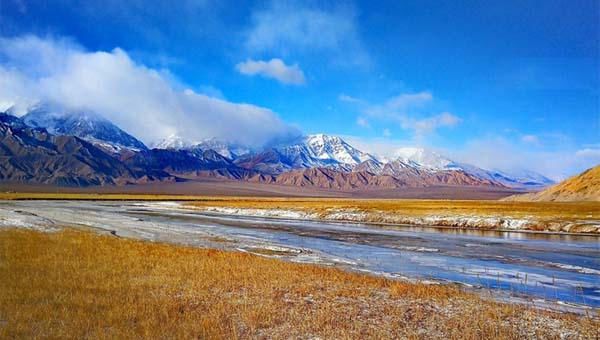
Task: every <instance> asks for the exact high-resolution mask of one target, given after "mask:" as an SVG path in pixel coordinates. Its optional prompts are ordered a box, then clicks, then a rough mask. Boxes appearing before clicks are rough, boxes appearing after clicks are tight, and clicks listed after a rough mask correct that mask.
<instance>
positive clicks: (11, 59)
mask: <svg viewBox="0 0 600 340" xmlns="http://www.w3.org/2000/svg"><path fill="white" fill-rule="evenodd" d="M0 56H3V60H4V62H3V63H2V64H0V104H1V103H5V104H6V103H16V104H21V105H27V104H30V103H32V102H35V101H38V100H51V101H56V102H59V103H61V104H63V105H67V106H71V107H78V108H88V109H91V110H94V111H96V112H98V113H100V114H102V115H103V116H105V117H106V118H108V119H109V120H111V121H113V122H115V123H116V124H117V125H119V126H120V127H121V128H123V129H124V130H126V131H128V132H129V133H131V134H133V135H135V136H136V137H139V138H141V139H142V140H143V141H145V142H151V141H154V140H156V139H159V138H165V137H167V136H169V135H171V134H175V133H176V134H178V135H180V136H181V137H183V138H186V139H189V140H201V139H204V138H207V137H217V138H226V139H230V140H235V141H238V142H241V143H247V144H251V145H260V144H263V143H266V142H268V141H269V140H271V139H273V138H283V136H285V135H288V134H295V133H296V130H295V129H294V128H291V127H290V126H289V125H287V124H286V123H284V122H283V121H282V120H281V119H280V118H279V117H278V116H277V114H275V113H274V112H272V111H271V110H269V109H266V108H262V107H258V106H254V105H251V104H245V103H232V102H228V101H226V100H222V99H218V98H214V97H211V96H208V95H205V94H200V93H196V92H194V91H191V90H183V89H184V88H185V86H184V85H183V84H180V83H178V82H177V81H176V80H175V78H174V77H173V76H172V75H171V74H170V73H169V72H168V71H167V70H155V69H151V68H148V67H146V66H144V65H141V64H138V63H136V62H135V61H133V60H132V59H131V58H130V57H129V56H128V54H127V53H126V52H125V51H123V50H121V49H118V48H116V49H114V50H112V51H110V52H103V51H98V52H87V51H84V50H83V49H82V48H81V47H79V46H77V45H75V44H72V43H70V42H68V41H65V40H60V39H52V38H43V39H42V38H38V37H34V36H26V37H18V38H9V39H7V38H0Z"/></svg>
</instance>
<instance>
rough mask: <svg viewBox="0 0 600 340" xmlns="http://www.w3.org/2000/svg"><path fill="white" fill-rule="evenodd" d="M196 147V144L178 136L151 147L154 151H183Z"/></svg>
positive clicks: (172, 136) (175, 135) (174, 135)
mask: <svg viewBox="0 0 600 340" xmlns="http://www.w3.org/2000/svg"><path fill="white" fill-rule="evenodd" d="M194 145H196V143H194V142H191V141H189V140H187V139H184V138H182V137H180V136H179V135H177V134H172V135H170V136H169V137H167V138H165V139H161V140H159V141H157V142H155V143H152V145H151V146H152V148H153V149H166V150H182V149H188V148H191V147H192V146H194Z"/></svg>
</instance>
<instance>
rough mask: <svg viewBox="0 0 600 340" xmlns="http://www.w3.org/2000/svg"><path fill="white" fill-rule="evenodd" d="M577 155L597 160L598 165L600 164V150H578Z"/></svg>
mask: <svg viewBox="0 0 600 340" xmlns="http://www.w3.org/2000/svg"><path fill="white" fill-rule="evenodd" d="M575 155H576V156H577V157H581V158H588V159H591V160H595V161H596V163H598V164H600V149H592V148H585V149H581V150H577V152H576V153H575Z"/></svg>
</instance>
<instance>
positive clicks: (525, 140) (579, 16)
mask: <svg viewBox="0 0 600 340" xmlns="http://www.w3.org/2000/svg"><path fill="white" fill-rule="evenodd" d="M599 23H600V5H599V3H598V1H596V0H589V1H588V0H578V1H575V2H574V1H555V0H550V1H544V2H540V1H495V2H490V1H389V2H386V1H380V2H372V1H368V2H367V1H362V2H359V1H356V2H350V1H348V2H341V1H334V2H327V1H318V2H317V1H314V2H311V1H304V2H294V1H292V2H284V1H276V2H269V1H264V2H244V1H232V2H228V1H212V0H201V1H192V0H188V1H180V2H179V3H177V4H173V3H172V2H166V1H164V2H155V3H152V4H150V2H149V1H142V0H133V1H127V3H126V4H122V3H121V1H116V0H107V1H66V0H56V1H44V2H40V1H26V0H4V1H2V3H1V4H0V36H1V37H2V39H3V40H2V41H1V42H2V43H3V45H4V47H0V63H1V64H0V65H1V67H2V68H0V71H3V72H4V73H0V75H2V76H3V77H4V82H5V83H10V84H13V85H10V87H7V88H2V87H0V89H3V91H0V92H4V97H3V98H0V103H5V104H7V103H10V102H11V101H16V100H17V99H19V100H23V99H27V100H34V99H35V97H36V96H39V97H50V98H53V99H56V98H68V100H67V99H65V100H66V101H67V102H69V103H71V104H73V103H74V104H77V105H85V106H89V107H91V108H94V109H96V110H98V111H105V112H101V113H103V114H105V115H107V116H109V118H114V119H113V120H116V121H117V123H119V125H121V126H123V127H124V128H126V129H127V130H128V131H129V132H132V133H133V134H135V135H140V136H141V138H142V139H143V140H144V141H146V142H149V141H150V140H151V139H156V138H160V137H166V135H167V134H171V133H177V134H181V135H184V137H186V138H189V139H194V138H195V139H201V138H205V137H210V136H211V135H215V136H217V137H220V138H233V139H236V138H237V139H239V141H242V142H249V143H255V144H260V143H264V142H265V141H268V140H269V139H270V138H280V137H281V136H287V135H293V134H294V133H296V132H298V131H301V132H303V133H317V132H324V133H329V134H337V135H342V136H345V137H346V139H348V140H349V141H351V142H353V143H355V144H357V145H358V146H360V147H362V148H364V149H366V150H367V151H371V152H376V153H381V154H385V155H387V156H393V154H394V149H395V148H397V147H399V146H407V145H416V146H426V147H429V148H433V149H436V150H439V151H441V152H443V153H445V154H448V155H450V156H452V157H454V158H457V159H459V160H465V161H469V162H472V163H475V164H478V165H480V166H484V167H487V168H494V167H496V168H503V169H510V168H518V167H527V168H532V169H534V170H537V171H541V172H543V173H546V174H548V175H551V176H554V177H559V176H562V175H571V174H573V173H575V172H577V171H580V170H582V169H584V168H585V167H588V166H591V165H595V164H597V163H600V145H599V144H600V90H599V89H600V51H599V49H600V24H599ZM40 46H44V47H43V48H40ZM31 49H36V50H38V51H40V50H42V51H43V52H40V55H36V57H35V58H34V57H31V55H32V53H31ZM115 49H118V50H115ZM15 51H17V52H15ZM99 52H103V53H104V54H102V55H99V54H98V53H99ZM53 56H54V57H53ZM57 56H58V57H57ZM36 58H37V59H36ZM53 58H54V59H53ZM67 59H68V60H70V61H69V62H64V60H67ZM27 60H29V62H27ZM39 60H45V61H46V62H43V63H40V62H39ZM82 60H85V61H82ZM63 62H64V65H63V64H61V63H63ZM94 63H101V64H100V65H101V66H99V67H96V66H95V65H96V64H94ZM46 64H49V66H48V65H46ZM54 64H58V65H59V66H55V65H54ZM44 65H46V66H44ZM81 65H84V66H81ZM77 67H84V69H77ZM96 69H99V70H103V71H102V72H101V73H102V74H95V73H94V70H96ZM74 70H75V71H74ZM112 70H119V72H116V71H115V72H114V75H115V76H114V77H113V78H111V79H105V78H106V77H107V74H113V72H112ZM98 73H100V71H98ZM122 74H127V78H126V79H119V78H118V77H119V76H120V75H122ZM153 74H154V75H155V76H156V77H160V78H161V81H162V82H161V83H160V84H159V83H157V84H154V85H153V86H148V87H151V88H149V89H146V88H144V89H143V90H140V94H139V101H140V103H142V102H144V103H148V102H152V101H151V100H150V99H148V100H145V99H144V95H148V96H151V97H152V98H153V99H152V100H156V97H161V92H160V91H161V90H160V89H161V88H166V90H165V91H167V92H168V94H165V95H164V97H165V98H167V99H165V101H166V102H167V103H168V104H164V103H159V104H156V105H154V107H155V108H156V107H160V109H155V110H153V109H151V108H148V107H146V106H144V105H142V104H139V103H137V102H135V98H134V99H132V102H131V103H130V102H128V101H127V98H120V97H119V95H121V94H120V93H115V94H111V93H105V94H104V95H103V96H102V97H98V98H95V95H96V93H97V92H102V91H93V90H94V88H92V87H90V91H92V92H93V93H92V94H90V93H87V92H81V90H80V89H81V88H82V86H81V85H79V86H77V89H76V90H77V91H75V90H73V89H72V88H71V87H69V86H68V85H63V82H70V83H76V82H77V81H82V82H85V85H86V86H88V87H89V84H90V83H97V84H114V83H118V84H119V86H108V87H110V88H115V89H116V88H118V89H119V92H121V93H122V92H131V93H133V92H135V91H136V88H137V87H136V84H140V85H139V86H140V87H143V86H144V85H145V84H149V83H151V82H152V80H145V79H147V78H145V77H146V76H147V77H149V78H148V79H154V78H155V77H154V76H153ZM95 77H98V79H96V78H95ZM153 77H154V78H153ZM15 79H19V80H15ZM23 79H25V80H23ZM89 79H94V81H89ZM50 80H51V81H50ZM19 81H22V82H23V85H20V87H19V89H16V86H15V85H14V84H15V83H16V82H19ZM1 83H2V79H0V86H2V85H1ZM45 83H51V84H59V85H60V86H50V85H44V86H42V85H40V84H45ZM123 84H131V85H132V86H131V87H126V86H125V85H123ZM5 86H9V85H5ZM29 87H35V90H32V91H30V93H27V95H24V94H23V89H25V88H29ZM115 91H116V90H115ZM25 92H27V91H25ZM104 92H106V91H104ZM184 92H185V93H188V94H189V96H186V95H180V94H181V93H184ZM196 94H198V95H206V96H207V97H209V98H205V97H203V96H197V97H193V98H189V97H190V96H192V95H196ZM11 96H12V97H11ZM182 96H183V97H184V98H183V99H182ZM81 97H85V98H86V99H87V98H91V99H90V100H89V101H85V100H82V99H81ZM130 97H135V96H130ZM13 98H17V99H13ZM213 98H216V99H218V100H219V101H213V100H212V99H213ZM107 102H114V103H115V104H114V105H112V106H111V105H108V104H107ZM240 103H247V104H250V106H244V105H242V106H240V105H239V104H240ZM128 106H129V108H128V109H127V111H131V117H128V116H127V115H129V113H116V111H118V110H117V109H115V107H120V108H121V110H123V109H122V108H123V107H128ZM150 111H152V112H150ZM154 111H156V112H154ZM171 114H172V115H174V116H173V117H176V118H174V119H173V120H175V121H177V122H180V125H177V122H175V123H173V122H169V115H171ZM142 116H143V117H146V118H147V120H148V121H149V122H150V123H153V124H154V125H153V126H154V128H149V126H150V123H148V124H149V125H147V126H140V125H139V124H136V123H135V119H136V118H137V119H139V117H142ZM190 116H193V118H190ZM253 121H254V122H253ZM136 128H137V129H140V131H131V130H135V129H136ZM142 130H143V131H142ZM150 130H151V132H152V133H150V132H148V131H150ZM250 131H252V132H250ZM243 134H244V135H245V134H248V135H249V137H247V138H242V137H240V136H241V135H243Z"/></svg>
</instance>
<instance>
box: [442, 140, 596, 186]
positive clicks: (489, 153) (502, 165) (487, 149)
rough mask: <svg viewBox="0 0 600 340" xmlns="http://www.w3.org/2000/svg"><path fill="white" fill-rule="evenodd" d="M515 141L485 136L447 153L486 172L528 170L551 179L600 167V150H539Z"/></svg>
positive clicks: (570, 148) (558, 178)
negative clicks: (484, 169)
mask: <svg viewBox="0 0 600 340" xmlns="http://www.w3.org/2000/svg"><path fill="white" fill-rule="evenodd" d="M518 141H519V139H517V140H513V139H507V138H505V137H502V136H486V137H482V138H477V139H473V140H471V141H469V142H467V143H466V144H465V146H464V147H463V148H462V149H461V150H454V151H452V150H450V151H447V152H448V153H450V154H451V155H452V156H453V157H454V158H456V159H457V160H459V161H463V162H467V163H471V164H475V165H478V166H480V167H483V168H486V169H501V170H505V171H511V170H520V169H528V170H533V171H536V172H539V173H541V174H544V175H546V176H548V177H550V178H552V179H554V180H562V179H564V178H565V177H568V176H572V175H575V174H577V173H580V172H582V171H583V170H585V169H588V168H591V167H593V166H595V165H598V164H600V150H598V149H582V150H574V149H572V147H571V146H568V147H565V148H563V149H553V150H540V149H539V148H531V147H526V145H527V144H528V143H524V144H523V143H519V142H518Z"/></svg>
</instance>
